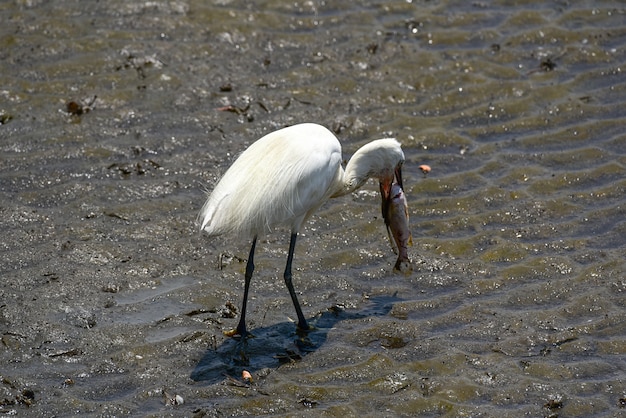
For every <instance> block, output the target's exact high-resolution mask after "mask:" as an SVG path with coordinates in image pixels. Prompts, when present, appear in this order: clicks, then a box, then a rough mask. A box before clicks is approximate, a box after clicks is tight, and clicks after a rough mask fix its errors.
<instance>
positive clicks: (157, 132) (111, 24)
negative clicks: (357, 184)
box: [0, 0, 626, 417]
mask: <svg viewBox="0 0 626 418" xmlns="http://www.w3.org/2000/svg"><path fill="white" fill-rule="evenodd" d="M624 14H625V11H624V8H623V7H622V6H621V4H619V3H616V2H613V1H594V2H544V3H537V2H532V1H527V2H525V1H519V2H516V3H515V4H514V5H511V4H509V3H508V2H497V1H496V2H490V1H486V2H454V1H391V2H390V1H367V2H361V3H359V4H353V3H349V2H343V3H339V2H322V1H304V2H300V1H289V2H286V1H283V0H266V1H262V2H255V3H250V2H243V1H238V0H226V1H218V2H204V1H196V0H190V1H167V2H164V1H151V2H119V1H113V2H91V3H84V2H81V3H80V6H79V7H77V4H74V3H72V2H67V1H57V2H44V1H36V0H35V1H17V2H9V3H5V4H4V5H3V7H2V8H0V19H1V20H2V22H3V25H2V27H1V28H0V57H1V59H0V81H1V82H0V86H1V87H0V150H1V151H0V202H1V203H0V212H1V214H2V220H3V221H2V223H0V230H1V231H2V233H3V235H4V237H3V238H4V239H3V240H2V243H1V246H0V248H1V251H2V257H1V260H2V261H0V268H1V270H0V272H1V273H0V274H1V278H2V280H1V281H0V282H1V284H0V331H1V337H0V340H1V342H2V345H1V346H2V347H3V350H1V351H0V363H1V364H2V365H3V367H2V377H3V379H2V382H1V383H0V387H1V390H2V393H3V395H1V396H0V411H2V412H5V413H18V414H20V413H27V414H30V415H33V416H49V415H65V414H67V413H68V411H69V410H71V411H75V414H81V415H85V414H94V415H95V414H99V415H102V414H105V415H130V414H144V415H145V414H154V415H168V414H174V415H176V414H180V415H193V414H198V415H201V414H205V415H208V416H214V415H220V414H221V415H272V414H302V415H306V414H308V413H310V414H316V413H323V414H326V415H330V416H353V415H371V414H376V415H381V414H382V415H385V414H387V415H394V416H404V415H411V416H415V415H420V414H421V415H431V416H432V415H447V416H462V415H468V416H520V415H528V416H580V417H583V416H584V417H588V416H619V415H620V414H621V413H622V412H623V408H624V405H625V404H626V401H624V399H625V397H626V387H625V384H624V375H625V373H626V372H625V371H626V364H625V363H624V354H625V353H626V343H625V339H624V335H625V333H624V325H623V324H624V323H626V318H625V312H626V310H625V308H626V305H625V303H624V297H623V295H624V292H626V282H625V281H624V276H625V271H626V268H625V263H626V261H625V259H624V249H625V248H626V240H625V238H624V237H625V236H626V230H625V227H626V221H625V219H626V216H625V212H624V207H625V205H624V203H625V199H624V197H625V196H626V193H625V189H626V180H625V179H626V157H625V155H624V151H625V150H626V137H625V135H624V129H623V125H624V124H623V116H624V110H623V109H624V104H625V102H626V95H625V92H626V77H625V75H624V74H625V72H624V66H625V65H626V64H625V63H626V56H625V51H626V48H625V46H626V32H625V30H624V24H623V23H624ZM80 110H82V112H81V111H80ZM304 121H314V122H318V123H321V124H323V125H326V126H328V127H329V128H331V129H332V130H333V131H334V132H336V133H337V135H338V137H339V139H340V141H341V142H342V145H343V148H344V158H347V157H349V156H350V154H351V153H352V152H354V151H355V150H356V149H358V147H359V146H360V145H362V144H364V143H365V142H366V141H368V140H371V139H374V138H379V137H384V136H395V137H397V138H398V139H399V140H400V141H401V142H402V143H403V147H404V151H405V154H406V156H407V162H406V164H405V167H404V171H405V176H404V177H406V178H405V179H404V183H405V184H404V187H405V192H406V194H407V198H408V201H409V208H410V212H411V213H410V219H411V230H412V234H413V238H414V241H415V242H414V247H412V248H411V250H410V254H409V255H410V256H411V258H412V259H413V262H414V269H413V272H412V273H411V274H409V275H395V274H393V272H392V267H393V263H394V261H395V255H394V254H393V253H392V252H391V250H390V248H389V244H388V242H387V237H386V232H385V229H384V225H383V222H382V220H381V219H380V216H379V212H380V208H379V206H378V202H377V200H376V199H377V197H376V191H377V186H376V185H375V184H374V183H369V184H367V185H366V186H365V188H364V189H363V190H362V191H360V192H359V193H355V194H354V195H352V196H346V197H344V198H342V199H334V200H333V201H331V202H329V203H328V204H327V205H325V206H324V207H323V208H321V210H320V211H319V212H318V214H317V215H316V216H314V217H313V218H312V219H311V220H310V222H309V223H308V224H307V225H306V227H305V228H304V231H303V234H302V236H301V238H300V239H299V245H298V248H297V249H296V256H295V261H294V263H295V268H296V270H295V272H294V281H295V282H296V283H295V287H296V289H298V291H300V292H301V294H300V295H299V298H300V300H301V302H302V304H303V310H304V312H305V314H306V315H309V316H312V317H314V318H318V330H317V331H314V332H312V333H311V334H310V337H311V338H312V339H313V341H312V344H313V347H314V350H311V351H306V350H304V351H303V350H301V349H297V350H296V348H293V341H294V340H297V339H296V338H295V337H296V336H295V334H294V327H293V326H292V324H291V323H289V322H288V317H287V315H290V314H292V305H291V302H290V300H289V297H288V294H287V292H286V291H285V289H284V284H283V282H282V280H281V279H277V277H278V276H279V275H280V273H281V272H282V268H283V267H284V260H285V257H286V255H285V250H286V248H287V244H288V242H287V240H288V234H287V233H282V232H281V231H277V233H276V234H273V235H271V236H268V237H266V238H265V239H264V240H262V241H259V245H258V247H259V248H258V256H257V258H258V260H256V261H257V271H258V273H259V274H258V275H257V276H255V279H254V281H253V283H252V288H251V298H250V306H249V309H250V313H249V319H250V325H251V327H253V328H254V329H255V330H256V331H255V333H256V334H257V338H256V339H253V340H251V341H247V342H246V343H247V344H249V347H248V348H247V350H248V351H246V350H244V351H246V356H247V357H246V361H248V364H247V366H246V367H248V368H250V369H252V370H256V374H255V381H254V384H253V385H252V386H251V387H239V386H234V385H229V384H221V383H224V376H223V375H220V373H219V369H220V368H221V367H225V368H226V373H228V374H229V375H231V374H232V377H234V378H237V379H239V377H240V376H239V373H240V370H239V368H238V367H240V366H236V365H234V364H232V360H233V359H234V358H236V357H237V356H236V354H235V355H233V354H232V350H236V349H237V344H236V341H234V340H230V339H226V338H225V337H224V336H223V334H222V332H223V331H224V330H226V329H230V328H232V327H233V326H235V324H236V321H237V312H233V310H232V309H230V308H229V306H232V304H234V305H238V303H239V301H240V299H241V293H242V288H243V269H244V267H245V262H243V261H242V259H243V258H245V256H246V254H247V246H248V245H249V243H247V242H245V240H238V239H235V238H233V237H222V238H218V239H215V240H209V239H207V238H206V237H204V236H202V235H201V234H199V233H198V231H197V228H196V226H195V225H194V220H195V218H196V214H197V212H198V210H199V208H200V206H201V204H202V203H203V201H204V199H205V194H204V191H205V190H207V189H208V190H211V189H212V187H213V185H214V184H215V182H216V181H217V179H218V178H219V176H220V175H221V174H222V173H223V172H224V171H225V170H226V169H227V167H228V166H229V164H230V163H231V162H232V161H233V160H234V158H235V157H236V156H237V155H238V154H239V153H240V152H241V151H242V150H243V149H245V147H246V146H247V145H248V144H249V143H250V142H251V141H253V140H254V139H256V138H259V137H261V136H262V135H263V134H265V133H267V132H269V131H271V130H274V129H277V128H279V127H282V126H285V125H290V124H294V123H299V122H304ZM420 164H428V165H430V166H431V167H432V171H431V173H430V174H429V175H428V177H424V176H423V175H422V173H421V171H420V170H419V168H418V167H419V165H420ZM223 253H228V254H232V257H230V256H229V257H222V256H221V254H223ZM218 260H220V261H219V262H218ZM390 295H397V298H398V300H397V301H395V302H394V303H393V304H392V305H390V307H389V308H390V311H389V312H386V313H385V314H377V313H376V312H377V311H375V310H374V311H367V310H368V309H370V308H368V306H370V305H369V303H371V301H372V300H384V298H386V297H390ZM381 298H382V299H381ZM385 303H386V302H384V303H383V305H385ZM329 306H343V307H345V310H344V311H342V312H341V313H336V316H333V315H331V314H330V313H327V312H326V311H327V308H328V307H329ZM380 307H381V308H382V306H380ZM372 309H373V308H372ZM320 312H324V313H322V314H320ZM359 312H360V313H362V314H363V316H358V315H357V313H359ZM353 313H354V315H357V316H350V315H353ZM381 313H382V311H381ZM322 318H325V319H328V320H329V321H330V323H327V324H324V323H322V324H320V322H319V321H321V320H322ZM335 320H340V322H338V323H336V324H335V326H334V327H333V321H335ZM239 352H241V350H239ZM289 352H291V353H295V354H296V355H300V356H302V357H303V358H302V360H300V361H295V362H291V361H289V362H285V363H284V364H281V365H278V364H277V363H278V362H279V360H278V359H276V358H274V357H275V356H277V357H279V358H283V359H289V360H293V359H292V358H291V357H290V355H289ZM222 354H224V356H225V357H223V358H222V357H220V356H221V355H222ZM257 354H258V355H257ZM285 354H286V357H285ZM302 354H306V355H305V356H303V355H302ZM215 355H218V357H217V360H215V357H214V356H215ZM212 356H213V357H212ZM215 361H216V362H215ZM255 362H258V364H256V365H255ZM266 363H267V364H266ZM212 365H214V366H215V367H213V368H212ZM266 368H269V370H270V371H271V372H269V373H267V374H264V373H261V371H262V370H267V369H266ZM190 376H191V378H190ZM218 381H219V382H220V383H216V382H218ZM226 383H228V380H226ZM231 383H232V382H231ZM251 389H252V390H251ZM164 391H165V392H166V393H167V394H168V396H167V397H166V398H171V397H174V399H176V395H178V396H180V397H182V398H183V399H184V403H183V404H177V405H172V404H171V402H167V399H164V395H163V393H164ZM103 408H104V410H103ZM310 408H314V409H313V410H312V411H311V412H309V409H310ZM294 411H295V412H294Z"/></svg>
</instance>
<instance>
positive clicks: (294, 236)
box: [284, 233, 309, 331]
mask: <svg viewBox="0 0 626 418" xmlns="http://www.w3.org/2000/svg"><path fill="white" fill-rule="evenodd" d="M297 238H298V234H297V233H293V234H291V241H290V242H289V254H287V265H286V266H285V275H284V277H285V284H286V285H287V289H288V290H289V294H290V295H291V300H292V301H293V306H294V307H295V308H296V314H297V315H298V328H299V329H301V330H303V331H307V330H308V329H309V325H308V324H307V323H306V319H304V315H302V309H301V308H300V303H299V302H298V297H297V296H296V291H295V290H294V289H293V283H292V282H291V262H292V261H293V252H294V249H295V248H296V239H297Z"/></svg>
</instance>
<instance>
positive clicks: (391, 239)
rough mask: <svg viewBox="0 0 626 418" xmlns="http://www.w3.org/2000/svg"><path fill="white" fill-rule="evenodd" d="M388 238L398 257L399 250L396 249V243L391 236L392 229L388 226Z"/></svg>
mask: <svg viewBox="0 0 626 418" xmlns="http://www.w3.org/2000/svg"><path fill="white" fill-rule="evenodd" d="M387 236H388V237H389V244H391V249H392V250H393V253H394V254H396V255H398V248H397V247H396V242H395V241H394V239H393V236H392V235H391V228H389V225H387Z"/></svg>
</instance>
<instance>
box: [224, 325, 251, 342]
mask: <svg viewBox="0 0 626 418" xmlns="http://www.w3.org/2000/svg"><path fill="white" fill-rule="evenodd" d="M223 334H224V335H225V336H227V337H232V338H236V339H241V338H245V339H248V338H254V335H252V334H251V333H249V332H248V330H246V328H245V327H244V328H240V327H237V328H235V329H231V330H228V331H224V332H223Z"/></svg>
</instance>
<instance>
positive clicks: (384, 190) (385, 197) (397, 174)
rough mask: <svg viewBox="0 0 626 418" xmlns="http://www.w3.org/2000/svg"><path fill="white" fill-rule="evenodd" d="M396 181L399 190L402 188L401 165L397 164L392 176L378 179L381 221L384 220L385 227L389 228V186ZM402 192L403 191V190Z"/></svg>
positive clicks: (390, 197)
mask: <svg viewBox="0 0 626 418" xmlns="http://www.w3.org/2000/svg"><path fill="white" fill-rule="evenodd" d="M394 180H395V181H396V182H397V183H398V185H399V186H400V188H401V189H403V186H402V164H398V166H397V167H396V169H395V170H394V173H393V176H390V177H386V178H381V179H380V198H381V200H382V202H381V210H382V214H383V219H384V220H385V225H387V226H389V222H390V220H389V205H391V199H392V197H393V196H391V185H392V184H393V181H394ZM403 190H404V189H403Z"/></svg>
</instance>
